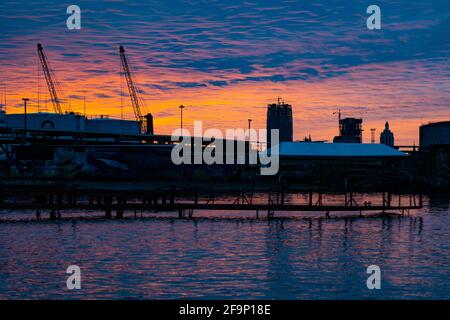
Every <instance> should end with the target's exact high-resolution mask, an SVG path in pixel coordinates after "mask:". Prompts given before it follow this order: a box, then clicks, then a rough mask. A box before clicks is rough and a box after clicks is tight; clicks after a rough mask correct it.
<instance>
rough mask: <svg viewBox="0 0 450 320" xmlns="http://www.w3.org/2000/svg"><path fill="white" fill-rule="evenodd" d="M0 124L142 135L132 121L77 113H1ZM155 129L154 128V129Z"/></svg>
mask: <svg viewBox="0 0 450 320" xmlns="http://www.w3.org/2000/svg"><path fill="white" fill-rule="evenodd" d="M0 119H1V120H0V122H3V123H4V126H6V127H8V128H13V129H23V128H24V127H25V124H27V129H28V130H58V131H75V132H92V133H114V134H140V132H141V129H140V124H139V123H138V122H136V121H132V120H119V119H111V118H108V117H106V116H99V117H96V118H92V119H88V118H86V117H85V116H84V115H80V114H77V113H73V112H70V113H65V114H59V113H47V112H38V113H29V114H26V115H25V114H5V112H4V111H0ZM152 129H153V128H152Z"/></svg>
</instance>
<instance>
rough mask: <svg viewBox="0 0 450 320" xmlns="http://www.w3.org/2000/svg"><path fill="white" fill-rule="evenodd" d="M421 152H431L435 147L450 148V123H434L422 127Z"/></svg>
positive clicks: (420, 130)
mask: <svg viewBox="0 0 450 320" xmlns="http://www.w3.org/2000/svg"><path fill="white" fill-rule="evenodd" d="M419 135H420V150H421V151H429V149H430V148H431V147H433V146H435V147H437V146H446V147H447V148H450V121H442V122H433V123H429V124H425V125H422V126H420V129H419Z"/></svg>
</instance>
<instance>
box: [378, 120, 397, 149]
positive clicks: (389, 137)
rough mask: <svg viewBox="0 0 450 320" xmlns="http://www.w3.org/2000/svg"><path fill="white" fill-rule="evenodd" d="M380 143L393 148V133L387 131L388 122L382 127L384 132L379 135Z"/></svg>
mask: <svg viewBox="0 0 450 320" xmlns="http://www.w3.org/2000/svg"><path fill="white" fill-rule="evenodd" d="M380 143H382V144H384V145H387V146H389V147H394V133H393V132H392V131H391V130H390V129H389V122H387V121H386V124H385V125H384V131H383V132H382V133H381V134H380Z"/></svg>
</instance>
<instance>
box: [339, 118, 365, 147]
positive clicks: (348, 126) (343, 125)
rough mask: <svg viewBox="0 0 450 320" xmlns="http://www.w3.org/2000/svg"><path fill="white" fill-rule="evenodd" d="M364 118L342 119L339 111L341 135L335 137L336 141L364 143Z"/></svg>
mask: <svg viewBox="0 0 450 320" xmlns="http://www.w3.org/2000/svg"><path fill="white" fill-rule="evenodd" d="M362 131H363V130H362V119H357V118H344V119H341V116H340V112H339V136H336V137H334V139H333V142H335V143H362Z"/></svg>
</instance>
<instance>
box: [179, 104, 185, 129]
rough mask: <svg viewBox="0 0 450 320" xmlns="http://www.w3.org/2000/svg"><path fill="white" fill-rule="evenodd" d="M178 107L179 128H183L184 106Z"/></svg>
mask: <svg viewBox="0 0 450 320" xmlns="http://www.w3.org/2000/svg"><path fill="white" fill-rule="evenodd" d="M178 108H180V127H181V130H183V109H184V108H185V106H183V105H181V106H179V107H178Z"/></svg>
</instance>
